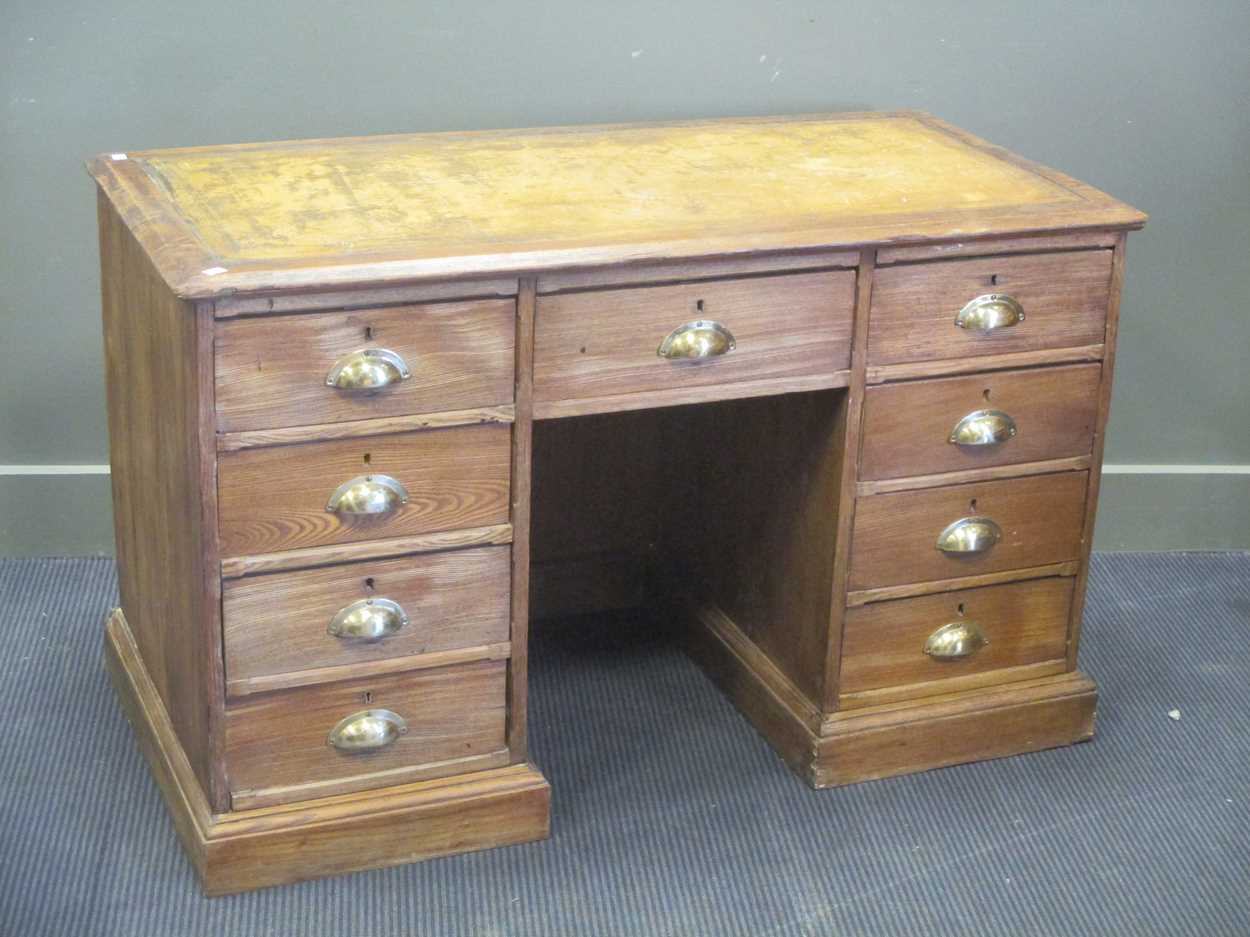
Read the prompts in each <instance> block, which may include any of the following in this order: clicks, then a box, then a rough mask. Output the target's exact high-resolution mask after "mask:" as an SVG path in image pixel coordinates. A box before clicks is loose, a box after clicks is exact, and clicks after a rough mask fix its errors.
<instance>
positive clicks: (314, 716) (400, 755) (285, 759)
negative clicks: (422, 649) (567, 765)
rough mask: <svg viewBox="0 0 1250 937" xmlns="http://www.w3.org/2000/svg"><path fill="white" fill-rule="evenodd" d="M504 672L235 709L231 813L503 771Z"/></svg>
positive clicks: (292, 697) (358, 685)
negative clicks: (497, 765)
mask: <svg viewBox="0 0 1250 937" xmlns="http://www.w3.org/2000/svg"><path fill="white" fill-rule="evenodd" d="M505 673H506V667H505V664H504V662H503V661H483V662H481V663H475V664H465V665H462V666H458V667H441V668H438V669H436V670H425V671H418V672H416V673H405V674H395V675H393V676H389V677H376V678H373V679H370V680H361V681H345V682H341V683H332V684H327V685H325V686H314V687H303V688H300V689H295V690H281V691H278V692H274V693H264V694H261V695H260V696H255V697H249V698H247V699H245V700H241V701H238V702H235V703H231V704H230V705H228V706H227V707H226V727H225V728H226V733H225V734H226V751H225V757H226V774H227V777H228V778H229V782H230V791H231V794H232V796H233V799H234V807H235V809H236V810H237V809H240V808H241V807H244V806H249V807H250V806H261V805H263V804H267V803H282V802H284V801H290V800H303V799H307V798H309V797H316V796H323V795H325V794H328V793H346V792H348V791H352V790H363V789H365V788H370V787H384V786H387V785H391V784H399V783H404V782H406V781H412V780H417V779H418V778H425V777H440V776H444V775H449V774H459V773H461V772H463V771H470V770H477V769H479V768H482V767H492V766H493V765H494V761H498V762H499V763H502V762H503V761H504V760H505V759H506V754H507V752H506V745H505V740H504V727H505V721H506V719H505V713H506V705H505V695H504V691H505ZM491 755H497V756H498V757H497V758H495V759H494V761H491V763H490V764H485V763H483V762H484V761H488V760H490V759H489V756H491Z"/></svg>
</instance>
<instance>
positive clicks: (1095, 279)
mask: <svg viewBox="0 0 1250 937" xmlns="http://www.w3.org/2000/svg"><path fill="white" fill-rule="evenodd" d="M1110 291H1111V251H1106V250H1097V251H1073V252H1068V253H1060V254H1032V255H1029V254H1025V255H1020V256H1015V257H985V258H977V259H976V260H950V261H943V262H939V263H930V264H907V265H903V266H898V267H886V268H883V269H881V270H878V271H877V272H876V274H875V275H874V277H873V289H872V310H871V314H870V316H869V326H868V362H869V364H872V365H882V364H901V363H903V362H907V361H933V360H936V359H939V358H972V357H977V356H980V355H996V354H1002V353H1005V352H1016V351H1035V350H1038V349H1042V348H1075V347H1079V346H1082V345H1098V344H1101V343H1102V342H1103V340H1104V338H1105V323H1106V316H1107V303H1108V301H1109V299H1110ZM990 294H996V295H1006V296H1009V297H1011V298H1012V299H1014V300H1015V301H1016V302H1017V303H1019V306H1020V308H1021V309H1022V310H1023V313H1024V318H1023V320H1022V321H1019V322H1017V323H1016V324H1014V325H1007V326H1003V327H1000V328H996V329H994V330H992V331H980V330H978V329H976V328H960V327H959V326H957V325H956V324H955V319H956V317H957V316H958V315H959V313H960V311H961V310H962V309H963V308H964V307H965V306H966V305H967V304H968V303H969V302H971V301H972V300H974V299H977V298H978V297H980V296H986V295H990Z"/></svg>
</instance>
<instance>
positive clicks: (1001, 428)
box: [947, 410, 1016, 446]
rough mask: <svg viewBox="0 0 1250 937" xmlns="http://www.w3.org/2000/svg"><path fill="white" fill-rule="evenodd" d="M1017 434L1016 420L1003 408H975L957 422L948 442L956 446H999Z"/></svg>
mask: <svg viewBox="0 0 1250 937" xmlns="http://www.w3.org/2000/svg"><path fill="white" fill-rule="evenodd" d="M1014 435H1016V421H1015V420H1013V419H1012V418H1011V416H1010V415H1009V414H1006V413H1004V412H1003V411H1002V410H973V411H972V412H971V413H969V414H968V415H967V416H965V417H964V418H963V419H962V420H960V421H959V422H958V423H956V424H955V428H954V429H952V430H951V434H950V436H949V437H947V441H948V442H952V443H954V444H955V445H956V446H997V445H999V444H1000V443H1005V442H1006V441H1007V440H1008V439H1010V438H1011V437H1012V436H1014Z"/></svg>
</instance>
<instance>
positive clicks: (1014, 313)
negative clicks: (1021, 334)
mask: <svg viewBox="0 0 1250 937" xmlns="http://www.w3.org/2000/svg"><path fill="white" fill-rule="evenodd" d="M1023 321H1024V307H1023V306H1021V305H1020V303H1019V302H1017V301H1016V300H1015V299H1013V298H1012V297H1010V296H1008V295H1007V294H1006V293H986V294H984V295H982V296H978V297H977V298H976V299H974V300H972V302H970V303H968V305H966V306H964V308H963V309H960V310H959V315H957V316H955V324H956V325H957V326H959V327H960V328H961V329H967V330H968V331H970V332H995V331H997V330H998V329H1009V328H1011V327H1012V326H1013V325H1019V324H1020V323H1021V322H1023Z"/></svg>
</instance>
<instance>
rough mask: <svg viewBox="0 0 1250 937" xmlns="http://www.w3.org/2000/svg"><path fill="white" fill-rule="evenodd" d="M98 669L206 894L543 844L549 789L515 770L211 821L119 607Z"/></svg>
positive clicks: (526, 770)
mask: <svg viewBox="0 0 1250 937" xmlns="http://www.w3.org/2000/svg"><path fill="white" fill-rule="evenodd" d="M104 651H105V663H106V665H107V666H108V670H109V674H110V676H111V677H112V680H113V684H114V686H115V688H116V690H117V693H118V696H119V698H120V700H121V704H122V707H123V709H124V710H125V712H126V716H127V718H128V719H129V720H130V722H131V725H132V726H133V727H134V730H135V734H136V736H137V740H138V743H139V748H140V749H141V750H142V752H143V755H144V757H145V758H146V759H147V762H148V766H149V768H150V769H151V771H152V774H153V775H154V777H155V778H156V782H157V784H158V785H159V787H160V790H161V794H162V796H163V797H164V799H165V805H166V807H167V808H168V810H169V813H170V815H171V817H172V819H173V823H174V827H175V828H176V830H177V832H178V837H179V839H180V840H181V841H182V845H183V848H184V849H185V850H186V852H187V855H188V856H189V857H190V859H191V861H192V863H193V864H194V866H195V868H196V871H197V872H198V873H199V875H200V881H201V883H202V885H203V888H204V892H205V893H206V894H208V895H223V894H229V893H233V892H240V891H250V890H252V889H256V888H264V887H267V886H270V885H281V884H286V883H289V882H298V881H302V880H304V879H309V878H319V877H321V876H325V875H338V874H341V873H344V872H354V871H358V870H361V869H371V868H379V867H382V866H390V865H401V864H404V863H408V862H415V861H417V860H420V859H429V858H433V857H435V856H445V855H451V854H453V853H460V852H470V851H472V850H475V849H487V848H491V847H495V846H507V845H513V844H516V843H524V842H530V841H533V840H538V839H545V838H546V837H547V836H548V835H549V832H550V813H551V788H550V786H549V785H548V784H547V781H546V779H545V778H544V777H543V776H542V774H540V773H539V772H538V770H537V769H536V768H534V767H533V766H532V765H528V764H521V765H511V766H508V767H505V768H495V769H492V770H487V771H478V772H474V773H472V774H462V775H458V776H456V777H451V778H442V779H439V780H433V781H420V782H416V783H413V784H404V785H396V786H394V787H387V788H380V789H378V790H374V791H368V792H364V793H360V794H353V795H340V796H336V797H324V798H320V799H317V800H308V801H301V802H298V803H292V804H286V805H282V806H279V807H261V808H256V809H251V810H238V811H233V812H231V813H227V814H214V813H212V811H211V810H210V809H209V806H208V801H207V800H206V799H205V797H204V793H203V791H202V790H201V789H200V786H199V783H198V782H197V781H196V779H195V776H194V774H193V773H192V771H191V766H190V764H189V763H188V761H187V757H186V754H185V753H184V752H183V749H182V746H181V745H180V744H179V743H178V740H177V738H176V737H175V735H174V731H173V727H172V726H171V725H170V722H169V717H168V715H167V714H166V712H165V707H164V705H163V704H162V703H161V700H160V697H159V696H158V695H157V692H156V688H155V686H154V685H153V684H152V681H151V678H150V677H149V676H148V673H147V671H146V669H145V668H144V666H143V661H142V659H141V658H140V657H139V653H138V650H137V648H136V647H135V643H134V638H133V637H132V635H131V633H130V629H129V627H128V626H127V624H126V619H125V617H124V616H123V614H122V611H121V609H117V610H115V611H114V612H113V614H112V615H111V616H110V617H109V620H108V623H107V625H106V626H105V632H104Z"/></svg>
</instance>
